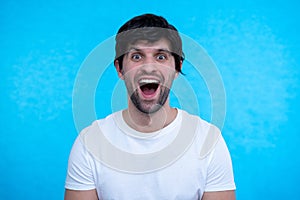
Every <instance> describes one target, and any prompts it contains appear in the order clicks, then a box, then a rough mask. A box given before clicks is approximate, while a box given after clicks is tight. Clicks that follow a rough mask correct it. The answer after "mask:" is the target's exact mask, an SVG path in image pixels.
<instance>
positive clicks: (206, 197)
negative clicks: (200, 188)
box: [202, 190, 235, 200]
mask: <svg viewBox="0 0 300 200" xmlns="http://www.w3.org/2000/svg"><path fill="white" fill-rule="evenodd" d="M202 200H235V191H234V190H227V191H219V192H204V194H203V197H202Z"/></svg>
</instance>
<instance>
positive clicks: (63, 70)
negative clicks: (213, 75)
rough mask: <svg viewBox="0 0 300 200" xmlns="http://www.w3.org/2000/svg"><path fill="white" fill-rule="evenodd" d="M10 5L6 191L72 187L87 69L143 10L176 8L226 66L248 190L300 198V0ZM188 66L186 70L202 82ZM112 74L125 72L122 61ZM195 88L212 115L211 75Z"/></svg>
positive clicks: (30, 193)
mask: <svg viewBox="0 0 300 200" xmlns="http://www.w3.org/2000/svg"><path fill="white" fill-rule="evenodd" d="M0 5H1V7H0V15H1V17H0V34H1V41H0V47H1V49H0V52H1V53H0V58H1V59H0V92H1V98H0V101H1V104H0V123H1V126H0V132H1V135H0V151H1V157H0V158H1V159H0V177H1V178H0V198H1V199H31V200H34V199H62V198H63V193H64V181H65V175H66V167H67V160H68V155H69V151H70V149H71V146H72V144H73V141H74V139H75V138H76V136H77V130H76V128H75V125H74V121H73V114H72V92H73V84H74V81H75V78H76V75H77V72H78V70H79V69H80V66H81V63H82V62H83V60H84V59H85V58H86V57H87V55H88V54H89V53H90V52H91V51H92V49H94V48H95V47H96V46H97V45H98V44H100V43H101V42H102V41H104V40H105V39H107V38H109V37H111V36H113V35H114V34H115V33H116V31H117V29H118V28H119V27H120V26H121V25H122V24H123V23H124V22H125V21H127V20H128V19H129V18H131V17H133V16H135V15H138V14H142V13H145V12H151V13H155V14H159V15H162V16H164V17H166V18H167V19H168V20H169V21H170V22H171V23H172V24H174V25H175V26H176V27H177V28H178V29H179V31H180V32H181V33H184V34H186V35H188V36H189V37H191V38H193V39H194V40H195V41H197V42H198V43H199V44H201V45H202V46H203V48H205V49H206V51H207V53H208V54H209V55H210V56H211V58H212V59H213V60H214V62H215V64H216V65H217V67H218V69H219V71H220V74H221V76H222V78H223V81H224V87H225V90H226V96H227V98H226V104H227V112H226V121H225V124H224V127H223V130H222V131H223V136H224V137H225V139H226V141H227V144H228V147H229V150H230V151H231V155H232V160H233V164H234V172H235V180H236V185H237V197H238V199H242V200H253V199H255V200H257V199H300V193H299V188H298V187H299V178H300V174H299V168H300V156H299V154H298V147H299V144H300V136H299V134H300V128H299V124H300V120H299V117H298V114H299V111H300V105H299V101H300V66H299V63H300V54H299V52H300V39H299V38H300V37H299V29H300V27H299V17H300V14H299V6H300V5H299V3H298V2H297V1H292V0H285V1H283V0H278V1H275V0H272V1H269V0H266V1H258V0H253V1H249V0H244V1H237V0H234V1H218V0H211V1H208V0H206V1H198V0H191V1H178V0H175V1H174V0H172V1H171V0H165V1H161V0H151V1H145V0H130V1H129V0H128V1H107V2H105V1H103V2H101V1H89V0H88V1H85V2H83V1H78V0H72V1H71V0H66V1H63V2H60V1H37V0H28V1H20V0H16V1H7V2H4V1H2V2H1V4H0ZM188 66H189V65H188V62H187V63H185V65H184V72H185V73H186V74H187V75H186V77H190V78H191V80H194V83H198V82H197V79H193V73H192V72H193V71H192V69H190V68H189V67H188ZM105 73H108V75H106V76H105V77H108V76H109V77H111V79H112V80H113V81H115V82H116V81H117V76H116V74H115V73H114V71H113V68H112V67H111V68H110V69H109V70H107V71H106V72H105ZM103 81H104V82H103V84H104V85H105V83H106V84H111V82H110V81H111V80H109V79H107V80H106V81H105V79H104V80H103ZM115 82H112V83H113V84H115ZM103 84H102V85H103ZM110 87H111V86H108V88H107V91H110ZM108 94H109V92H108ZM197 95H198V96H197V98H198V101H199V104H200V105H201V108H200V110H201V114H200V115H201V116H202V117H203V118H204V119H206V120H208V121H209V120H210V102H209V98H210V97H209V93H208V92H207V91H206V90H205V84H203V89H202V90H200V91H199V92H197ZM95 98H96V100H97V102H98V103H99V104H97V105H96V106H95V107H96V110H97V115H98V117H103V116H105V115H107V114H108V113H110V112H111V108H110V107H109V106H106V107H105V108H103V106H102V105H104V106H105V104H103V102H109V101H110V98H111V96H110V95H103V94H102V93H101V92H97V94H96V97H95ZM175 104H176V102H175ZM207 105H208V106H207ZM101 107H102V108H101Z"/></svg>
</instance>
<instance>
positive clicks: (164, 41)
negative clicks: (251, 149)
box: [65, 14, 235, 200]
mask: <svg viewBox="0 0 300 200" xmlns="http://www.w3.org/2000/svg"><path fill="white" fill-rule="evenodd" d="M183 57H184V56H183V52H182V42H181V38H180V36H179V34H178V31H177V30H176V28H175V27H174V26H172V25H171V24H169V23H168V22H167V21H166V20H165V19H164V18H163V17H159V16H156V15H152V14H145V15H141V16H137V17H135V18H133V19H131V20H129V21H128V22H127V23H125V24H124V25H123V26H122V27H121V28H120V29H119V31H118V35H117V36H116V59H115V61H114V65H115V67H116V70H117V73H118V76H119V77H120V78H121V79H122V80H124V82H125V85H126V88H127V94H128V108H127V109H126V110H123V111H119V112H116V113H113V114H111V115H109V116H108V117H106V118H105V119H101V120H97V121H95V122H94V123H93V124H92V125H91V126H89V127H87V128H85V129H84V130H83V131H82V132H81V133H80V135H79V136H78V138H77V140H76V141H75V143H74V146H73V148H72V151H71V154H70V158H69V165H68V174H67V179H66V186H65V187H66V192H65V199H66V200H76V199H80V200H90V199H91V200H92V199H104V200H106V199H117V200H119V199H126V200H127V199H130V200H131V199H157V200H160V199H167V200H169V199H170V200H171V199H179V200H185V199H186V200H187V199H193V200H194V199H202V200H234V199H235V192H234V191H235V184H234V180H233V172H232V166H231V159H230V155H229V152H228V149H227V147H226V144H225V142H224V140H223V138H222V136H221V134H220V131H219V130H218V129H217V128H216V127H215V126H213V125H211V124H209V123H207V122H205V121H203V120H202V119H200V118H199V117H197V116H192V115H190V114H188V113H187V112H185V111H183V110H180V109H177V108H173V107H171V106H170V104H169V92H170V88H171V86H172V83H173V80H174V79H176V77H177V76H178V75H179V73H181V67H182V62H183Z"/></svg>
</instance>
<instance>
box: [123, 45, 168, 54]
mask: <svg viewBox="0 0 300 200" xmlns="http://www.w3.org/2000/svg"><path fill="white" fill-rule="evenodd" d="M153 49H155V48H153ZM155 50H156V51H157V52H165V53H168V54H172V52H171V51H169V50H168V49H163V48H161V49H155ZM132 51H137V52H141V51H143V49H140V48H137V47H131V48H129V49H128V51H127V53H129V52H132Z"/></svg>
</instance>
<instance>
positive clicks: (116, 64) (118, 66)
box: [114, 60, 124, 80]
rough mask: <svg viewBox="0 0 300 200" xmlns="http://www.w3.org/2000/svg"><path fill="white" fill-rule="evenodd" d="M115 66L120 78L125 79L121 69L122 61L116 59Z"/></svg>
mask: <svg viewBox="0 0 300 200" xmlns="http://www.w3.org/2000/svg"><path fill="white" fill-rule="evenodd" d="M114 65H115V68H116V70H117V73H118V76H119V78H120V79H122V80H124V76H123V71H122V70H121V69H120V63H119V61H118V60H115V61H114Z"/></svg>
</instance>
